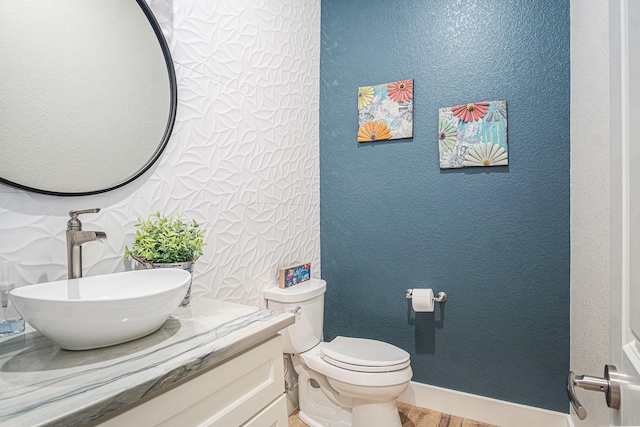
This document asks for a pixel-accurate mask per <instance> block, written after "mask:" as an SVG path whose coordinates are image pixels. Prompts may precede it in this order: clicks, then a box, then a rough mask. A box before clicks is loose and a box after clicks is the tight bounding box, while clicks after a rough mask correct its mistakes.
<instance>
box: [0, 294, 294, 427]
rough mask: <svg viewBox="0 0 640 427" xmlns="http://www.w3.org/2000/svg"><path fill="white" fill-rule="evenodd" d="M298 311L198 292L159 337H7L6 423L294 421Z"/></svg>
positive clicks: (2, 379) (44, 426)
mask: <svg viewBox="0 0 640 427" xmlns="http://www.w3.org/2000/svg"><path fill="white" fill-rule="evenodd" d="M294 321H295V315H294V314H292V313H284V312H281V311H276V310H270V309H264V308H258V307H251V306H247V305H242V304H235V303H231V302H226V301H219V300H211V299H206V298H196V299H194V300H193V301H192V302H191V304H190V305H189V306H187V307H181V308H179V309H178V310H176V311H175V312H174V314H173V315H172V316H171V317H170V318H169V319H168V320H167V321H166V322H165V324H164V325H163V326H162V327H161V328H160V329H159V330H158V331H156V332H154V333H153V334H150V335H147V336H146V337H143V338H140V339H137V340H134V341H129V342H126V343H122V344H118V345H114V346H111V347H105V348H102V349H96V350H88V351H66V350H61V349H60V347H58V346H57V344H55V343H54V342H53V341H51V340H50V339H49V338H47V337H45V336H44V335H42V334H41V333H40V332H38V331H35V330H33V328H31V327H30V326H27V329H26V331H25V333H23V334H20V335H18V336H13V337H7V338H1V339H0V348H2V351H1V352H0V366H2V370H0V399H1V400H2V402H3V405H0V427H15V426H30V427H70V426H87V427H89V426H92V427H93V426H101V427H113V426H117V427H145V426H165V427H167V426H176V427H196V426H197V427H205V426H215V427H239V426H247V427H263V426H264V427H267V426H268V427H273V426H276V427H277V426H281V427H287V409H286V402H285V400H286V398H285V395H284V373H283V371H284V367H283V355H282V344H281V338H280V335H279V334H278V332H279V331H281V330H283V329H285V328H286V327H288V326H289V325H292V324H293V323H294Z"/></svg>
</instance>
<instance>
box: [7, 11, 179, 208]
mask: <svg viewBox="0 0 640 427" xmlns="http://www.w3.org/2000/svg"><path fill="white" fill-rule="evenodd" d="M135 1H136V3H138V6H140V9H142V12H143V13H144V15H145V16H146V18H147V20H148V21H149V24H150V25H151V28H152V29H153V32H154V33H155V35H156V38H157V39H158V43H160V49H161V50H162V53H163V55H164V62H165V65H166V66H167V73H168V77H169V92H170V100H169V102H170V106H169V118H168V120H167V125H166V127H165V131H164V134H163V136H162V139H161V140H160V142H159V144H158V146H157V147H156V150H155V152H154V153H153V154H152V156H151V157H150V158H149V159H148V160H147V162H146V163H145V164H144V165H143V166H142V167H141V168H140V169H139V170H138V171H137V172H135V173H134V174H133V175H131V176H130V177H128V178H125V179H124V180H123V181H122V182H121V183H120V184H117V185H114V186H111V187H108V188H103V189H99V190H91V191H81V192H58V191H50V190H42V189H39V188H33V187H29V186H26V185H22V184H18V183H17V182H13V181H9V180H7V179H5V178H2V177H0V183H3V184H6V185H9V186H11V187H15V188H19V189H21V190H26V191H32V192H35V193H40V194H47V195H50V196H65V197H70V196H90V195H92V194H100V193H106V192H107V191H111V190H115V189H116V188H120V187H122V186H125V185H127V184H129V183H130V182H132V181H134V180H135V179H137V178H139V177H140V176H141V175H142V174H143V173H145V172H146V171H147V170H149V168H150V167H151V166H152V165H153V164H154V163H155V162H156V161H157V160H158V158H159V157H160V155H161V154H162V152H163V151H164V149H165V147H166V146H167V143H168V142H169V138H170V137H171V132H172V130H173V126H174V124H175V121H176V110H177V107H178V84H177V81H176V71H175V67H174V65H173V59H172V58H171V52H170V51H169V45H168V44H167V40H166V39H165V37H164V34H162V29H161V28H160V24H158V21H157V20H156V17H155V16H154V15H153V12H152V11H151V9H150V8H149V6H148V5H147V3H146V2H145V1H144V0H135Z"/></svg>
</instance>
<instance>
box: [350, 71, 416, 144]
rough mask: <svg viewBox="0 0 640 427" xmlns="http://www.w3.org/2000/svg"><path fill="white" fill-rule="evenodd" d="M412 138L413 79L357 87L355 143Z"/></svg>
mask: <svg viewBox="0 0 640 427" xmlns="http://www.w3.org/2000/svg"><path fill="white" fill-rule="evenodd" d="M411 137H413V79H409V80H400V81H397V82H393V83H385V84H380V85H375V86H362V87H359V88H358V142H373V141H381V140H387V139H402V138H411Z"/></svg>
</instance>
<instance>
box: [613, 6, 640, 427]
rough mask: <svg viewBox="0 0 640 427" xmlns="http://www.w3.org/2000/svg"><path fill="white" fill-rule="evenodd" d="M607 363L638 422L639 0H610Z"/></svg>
mask: <svg viewBox="0 0 640 427" xmlns="http://www.w3.org/2000/svg"><path fill="white" fill-rule="evenodd" d="M609 5H610V7H609V13H610V15H609V23H610V32H609V34H610V46H609V48H610V64H611V67H610V82H611V98H610V99H611V283H610V286H611V363H612V364H613V365H615V366H616V367H617V368H618V372H619V373H620V385H621V404H620V410H617V411H613V410H612V411H611V414H612V415H611V416H612V418H611V425H615V426H622V425H624V426H630V425H640V0H610V3H609Z"/></svg>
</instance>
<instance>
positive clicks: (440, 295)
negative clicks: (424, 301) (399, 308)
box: [405, 289, 447, 302]
mask: <svg viewBox="0 0 640 427" xmlns="http://www.w3.org/2000/svg"><path fill="white" fill-rule="evenodd" d="M405 297H406V298H407V299H411V298H413V289H407V293H406V294H405ZM446 300H447V294H445V293H444V292H438V296H437V297H433V301H434V302H445V301H446Z"/></svg>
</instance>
